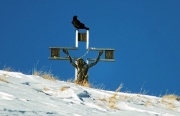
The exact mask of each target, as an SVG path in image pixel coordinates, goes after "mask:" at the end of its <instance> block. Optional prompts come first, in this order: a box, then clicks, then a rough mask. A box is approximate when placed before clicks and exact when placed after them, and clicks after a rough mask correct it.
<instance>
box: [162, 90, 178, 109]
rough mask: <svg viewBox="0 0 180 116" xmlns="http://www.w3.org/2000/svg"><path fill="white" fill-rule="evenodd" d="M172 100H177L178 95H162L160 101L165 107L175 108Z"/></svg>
mask: <svg viewBox="0 0 180 116" xmlns="http://www.w3.org/2000/svg"><path fill="white" fill-rule="evenodd" d="M174 101H179V97H178V96H177V95H174V94H169V95H164V96H163V97H162V99H161V103H162V104H164V105H165V106H166V108H167V109H174V108H176V105H175V103H174Z"/></svg>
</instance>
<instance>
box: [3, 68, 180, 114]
mask: <svg viewBox="0 0 180 116" xmlns="http://www.w3.org/2000/svg"><path fill="white" fill-rule="evenodd" d="M12 115H18V116H34V115H36V116H38V115H39V116H118V115H122V116H132V115H136V116H180V101H177V100H173V99H164V98H160V97H155V96H148V95H140V94H130V93H122V92H113V91H106V90H100V89H94V88H88V87H82V86H79V85H76V84H74V83H69V82H64V81H59V80H57V81H52V80H47V79H44V78H42V77H39V76H34V75H25V74H22V73H19V72H8V71H3V70H0V116H12Z"/></svg>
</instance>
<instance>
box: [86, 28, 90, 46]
mask: <svg viewBox="0 0 180 116" xmlns="http://www.w3.org/2000/svg"><path fill="white" fill-rule="evenodd" d="M86 36H87V38H86V39H87V42H86V49H88V48H89V30H86Z"/></svg>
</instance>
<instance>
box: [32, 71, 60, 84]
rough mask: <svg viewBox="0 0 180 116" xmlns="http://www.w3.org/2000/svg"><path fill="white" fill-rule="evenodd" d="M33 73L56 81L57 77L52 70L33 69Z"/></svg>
mask: <svg viewBox="0 0 180 116" xmlns="http://www.w3.org/2000/svg"><path fill="white" fill-rule="evenodd" d="M33 75H36V76H40V77H42V78H44V79H48V80H51V81H56V80H57V78H56V77H54V76H53V74H51V71H48V72H46V71H42V70H40V71H37V70H36V69H34V70H33Z"/></svg>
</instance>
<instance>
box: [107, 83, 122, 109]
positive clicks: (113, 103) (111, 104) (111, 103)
mask: <svg viewBox="0 0 180 116" xmlns="http://www.w3.org/2000/svg"><path fill="white" fill-rule="evenodd" d="M122 88H123V84H120V85H119V87H118V88H117V89H116V91H115V93H114V94H113V95H112V96H111V97H110V98H109V100H108V102H109V107H110V108H111V109H117V106H116V103H117V100H119V96H118V92H120V90H121V89H122Z"/></svg>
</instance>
